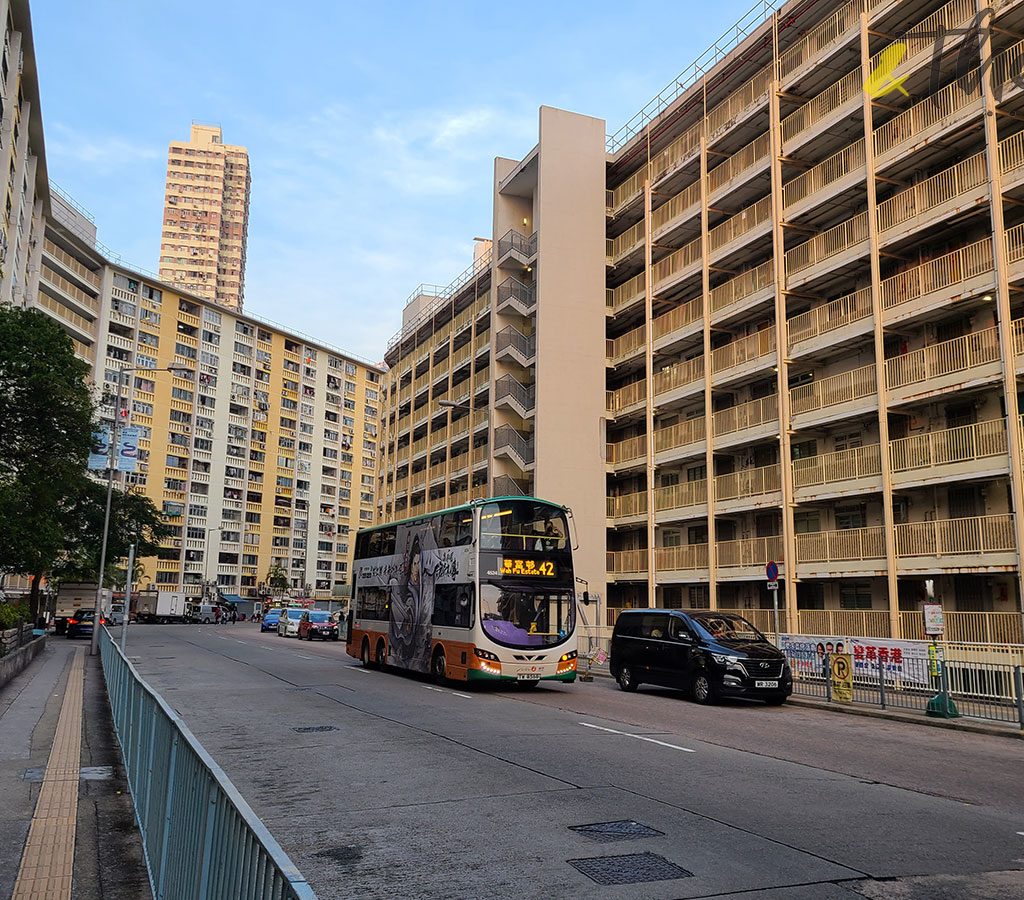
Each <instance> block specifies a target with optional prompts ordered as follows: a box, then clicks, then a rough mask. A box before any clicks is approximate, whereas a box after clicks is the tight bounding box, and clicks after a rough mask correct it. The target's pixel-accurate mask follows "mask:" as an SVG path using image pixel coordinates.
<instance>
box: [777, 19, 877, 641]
mask: <svg viewBox="0 0 1024 900" xmlns="http://www.w3.org/2000/svg"><path fill="white" fill-rule="evenodd" d="M860 10H861V3H860V0H850V2H849V3H847V4H846V5H845V6H843V7H841V8H840V9H838V10H836V11H835V12H834V13H833V14H832V15H831V16H829V17H828V18H827V19H825V20H824V21H822V22H819V23H818V24H817V25H815V26H814V28H812V29H811V30H810V31H809V32H807V34H805V35H804V36H803V37H802V38H800V40H799V41H797V42H796V43H795V44H794V45H793V46H792V47H790V48H788V49H787V50H785V51H784V52H783V53H781V54H779V77H780V78H785V77H786V76H788V75H791V74H792V73H793V72H795V71H796V70H797V69H798V68H800V66H802V65H803V64H804V63H805V62H807V61H809V60H811V59H814V57H815V56H817V55H818V54H819V53H820V52H821V51H822V50H824V49H826V48H827V47H829V46H830V45H832V44H833V43H835V42H836V41H837V40H839V38H840V37H842V36H843V35H844V34H846V32H847V31H849V30H850V29H851V28H852V27H853V26H854V25H856V24H857V21H858V19H859V16H860ZM821 633H822V634H831V632H821ZM836 633H837V634H838V633H839V632H836Z"/></svg>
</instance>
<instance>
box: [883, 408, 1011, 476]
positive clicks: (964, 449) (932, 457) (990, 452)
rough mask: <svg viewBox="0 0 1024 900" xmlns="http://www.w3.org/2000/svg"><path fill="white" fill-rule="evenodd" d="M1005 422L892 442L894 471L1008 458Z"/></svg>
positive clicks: (944, 431) (960, 427)
mask: <svg viewBox="0 0 1024 900" xmlns="http://www.w3.org/2000/svg"><path fill="white" fill-rule="evenodd" d="M1006 441H1007V438H1006V420H1005V419H991V420H989V421H987V422H976V423H974V424H973V425H960V426H958V427H957V428H946V429H944V430H943V431H929V432H926V433H925V434H919V435H914V436H913V437H908V438H899V439H898V440H895V441H890V442H889V458H890V460H891V465H892V471H893V472H908V471H911V470H914V469H930V468H932V467H933V466H941V465H946V464H947V463H957V462H969V461H971V460H974V459H986V458H988V457H992V456H1002V457H1004V458H1005V456H1006V448H1007V443H1006Z"/></svg>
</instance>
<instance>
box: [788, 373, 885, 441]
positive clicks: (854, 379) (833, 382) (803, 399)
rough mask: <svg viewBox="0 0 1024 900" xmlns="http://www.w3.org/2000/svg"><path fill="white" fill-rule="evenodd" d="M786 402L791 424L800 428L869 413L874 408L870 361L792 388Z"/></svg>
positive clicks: (875, 397)
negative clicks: (788, 403)
mask: <svg viewBox="0 0 1024 900" xmlns="http://www.w3.org/2000/svg"><path fill="white" fill-rule="evenodd" d="M789 402H790V411H791V413H792V415H793V424H794V425H795V426H798V427H800V428H811V427H813V426H814V425H818V424H822V423H824V422H827V421H831V420H834V419H841V418H847V417H849V416H856V415H862V414H864V413H867V412H871V411H872V410H874V409H876V408H877V407H878V395H877V393H876V391H875V366H874V363H872V364H871V365H870V366H863V367H862V368H860V369H854V370H852V371H850V372H843V373H842V374H839V375H832V376H830V377H828V378H823V379H822V380H821V381H815V382H812V383H811V384H802V385H800V386H799V387H795V388H792V389H791V390H790V392H789ZM798 416H799V417H800V419H799V421H798V420H797V417H798Z"/></svg>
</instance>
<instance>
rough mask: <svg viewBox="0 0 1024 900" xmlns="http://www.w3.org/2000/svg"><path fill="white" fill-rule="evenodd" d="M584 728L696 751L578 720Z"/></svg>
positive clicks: (660, 745) (687, 748) (684, 751)
mask: <svg viewBox="0 0 1024 900" xmlns="http://www.w3.org/2000/svg"><path fill="white" fill-rule="evenodd" d="M580 725H582V726H583V727H584V728H596V729H597V730H598V731H607V732H608V733H609V734H621V735H622V736H623V737H631V738H636V740H638V741H646V742H647V743H648V744H657V745H658V746H659V747H668V748H669V749H671V750H682V751H683V753H696V752H697V751H696V750H691V749H690V748H689V747H680V746H679V745H678V744H669V743H666V742H665V741H659V740H657V739H656V738H652V737H645V736H644V735H642V734H630V733H629V732H628V731H616V730H615V729H614V728H604V727H603V726H601V725H591V724H590V722H580Z"/></svg>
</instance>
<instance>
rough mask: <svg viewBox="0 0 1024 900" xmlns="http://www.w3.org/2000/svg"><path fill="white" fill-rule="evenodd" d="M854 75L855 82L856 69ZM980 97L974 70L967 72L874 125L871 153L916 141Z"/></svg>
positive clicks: (976, 74) (880, 153) (858, 77)
mask: <svg viewBox="0 0 1024 900" xmlns="http://www.w3.org/2000/svg"><path fill="white" fill-rule="evenodd" d="M854 74H856V75H857V80H858V83H859V81H860V78H861V76H860V70H859V69H858V70H856V71H855V73H854ZM859 89H860V88H858V90H859ZM980 98H981V87H980V84H979V79H978V73H977V72H969V73H968V74H967V75H965V76H963V77H962V78H960V79H958V80H957V81H954V82H952V83H950V84H948V85H946V86H945V87H944V88H942V90H940V91H938V92H937V93H935V94H932V95H931V96H929V97H925V98H924V99H923V100H921V101H920V102H919V103H917V104H915V105H914V106H912V107H910V109H908V110H906V111H905V112H902V113H900V115H898V116H896V117H895V118H892V119H890V120H889V121H888V122H886V123H885V124H884V125H881V126H879V127H878V128H876V129H875V133H874V135H873V140H874V142H875V156H882V155H883V154H885V153H888V152H889V151H890V150H894V149H896V148H897V147H899V146H900V145H901V144H905V143H910V142H911V141H914V140H919V139H920V135H921V134H922V133H923V132H924V131H925V130H927V129H928V128H930V127H931V126H932V125H935V124H937V123H939V122H943V121H947V120H948V121H952V120H953V116H954V115H955V114H956V113H957V112H959V111H960V110H961V109H963V108H964V107H965V106H970V104H971V103H973V102H975V101H976V100H979V99H980Z"/></svg>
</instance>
